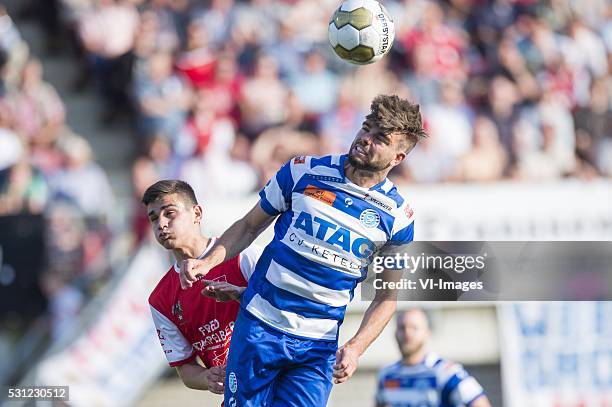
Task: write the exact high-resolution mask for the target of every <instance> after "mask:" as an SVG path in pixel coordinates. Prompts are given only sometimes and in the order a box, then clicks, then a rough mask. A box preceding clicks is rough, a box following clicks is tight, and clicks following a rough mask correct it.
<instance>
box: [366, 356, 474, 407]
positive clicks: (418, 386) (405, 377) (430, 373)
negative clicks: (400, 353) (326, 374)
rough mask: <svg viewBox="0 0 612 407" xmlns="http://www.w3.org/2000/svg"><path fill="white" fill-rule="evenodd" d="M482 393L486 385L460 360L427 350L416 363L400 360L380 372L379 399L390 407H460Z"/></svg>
mask: <svg viewBox="0 0 612 407" xmlns="http://www.w3.org/2000/svg"><path fill="white" fill-rule="evenodd" d="M482 394H483V389H482V387H481V386H480V384H478V382H477V381H476V380H475V379H474V378H473V377H471V376H470V375H469V374H468V373H467V372H466V371H465V369H464V368H463V366H461V365H460V364H457V363H452V362H449V361H447V360H444V359H442V358H440V357H439V356H438V355H436V354H435V353H428V354H427V355H426V357H425V358H424V360H423V361H422V362H421V363H419V364H416V365H406V364H404V363H402V361H399V362H397V363H394V364H392V365H389V366H387V367H385V368H383V369H382V370H381V371H380V373H379V376H378V391H377V394H376V402H377V404H378V405H380V406H387V407H414V406H419V407H460V406H469V404H470V403H471V402H472V401H473V400H475V399H476V398H478V397H480V396H481V395H482Z"/></svg>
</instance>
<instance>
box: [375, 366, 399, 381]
mask: <svg viewBox="0 0 612 407" xmlns="http://www.w3.org/2000/svg"><path fill="white" fill-rule="evenodd" d="M401 367H402V362H401V361H399V362H395V363H392V364H390V365H387V366H384V367H383V368H382V369H380V370H379V371H378V380H381V381H382V380H385V379H386V378H388V377H390V376H392V375H395V374H396V373H398V372H399V370H400V369H401Z"/></svg>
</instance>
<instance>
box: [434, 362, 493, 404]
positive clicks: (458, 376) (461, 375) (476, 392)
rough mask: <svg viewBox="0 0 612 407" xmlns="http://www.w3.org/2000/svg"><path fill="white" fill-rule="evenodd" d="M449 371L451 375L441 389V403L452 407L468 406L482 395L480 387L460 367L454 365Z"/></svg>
mask: <svg viewBox="0 0 612 407" xmlns="http://www.w3.org/2000/svg"><path fill="white" fill-rule="evenodd" d="M451 369H452V370H453V371H452V374H451V375H450V376H449V377H448V380H447V381H446V384H445V385H444V388H443V389H442V401H443V402H445V403H448V404H449V405H453V406H462V405H467V406H469V405H470V404H471V403H472V402H473V401H474V400H476V399H477V398H478V397H480V396H482V395H483V394H484V391H483V389H482V386H481V385H480V384H479V383H478V382H477V381H476V379H474V378H473V377H472V376H470V375H469V374H468V373H467V372H466V371H465V369H464V368H463V367H462V366H460V365H455V366H453V367H452V368H451Z"/></svg>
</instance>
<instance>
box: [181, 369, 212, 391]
mask: <svg viewBox="0 0 612 407" xmlns="http://www.w3.org/2000/svg"><path fill="white" fill-rule="evenodd" d="M207 370H208V369H206V368H205V367H202V366H200V365H198V364H191V363H190V364H187V365H183V366H178V367H177V368H176V371H177V373H178V375H179V377H180V378H181V380H182V381H183V383H184V384H185V386H187V387H189V388H190V389H194V390H208V380H207V376H206V374H207Z"/></svg>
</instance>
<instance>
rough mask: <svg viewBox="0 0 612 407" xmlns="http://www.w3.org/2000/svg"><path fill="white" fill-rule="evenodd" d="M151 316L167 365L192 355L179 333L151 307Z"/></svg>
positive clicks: (185, 340) (187, 343)
mask: <svg viewBox="0 0 612 407" xmlns="http://www.w3.org/2000/svg"><path fill="white" fill-rule="evenodd" d="M149 307H150V308H151V315H152V316H153V322H154V323H155V328H157V330H158V331H159V332H158V337H159V341H160V342H161V346H162V349H163V350H164V355H165V356H166V359H167V360H168V362H169V363H175V362H180V361H182V360H185V359H187V358H189V357H190V356H191V355H193V352H194V350H193V347H192V346H191V344H190V343H189V342H188V341H187V339H185V337H184V336H183V334H182V333H181V331H179V329H178V328H177V327H176V325H174V323H173V322H172V321H170V320H169V319H168V318H167V317H166V316H165V315H164V314H162V313H161V312H159V311H158V310H156V309H155V308H154V307H153V306H152V305H149Z"/></svg>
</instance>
